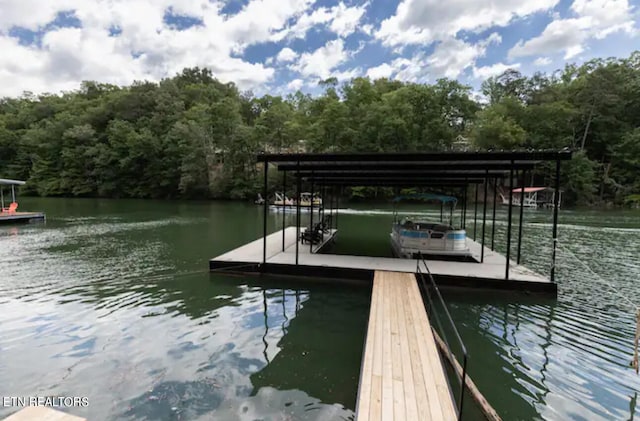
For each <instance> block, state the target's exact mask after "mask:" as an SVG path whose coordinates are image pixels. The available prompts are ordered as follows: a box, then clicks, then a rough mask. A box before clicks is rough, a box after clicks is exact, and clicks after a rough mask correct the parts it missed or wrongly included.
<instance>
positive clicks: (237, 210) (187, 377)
mask: <svg viewBox="0 0 640 421" xmlns="http://www.w3.org/2000/svg"><path fill="white" fill-rule="evenodd" d="M20 206H21V208H24V209H33V210H42V211H45V212H46V213H47V222H46V224H44V225H26V226H0V273H1V274H2V276H0V380H1V381H0V395H2V396H47V395H56V396H61V395H62V396H87V397H88V398H89V406H88V407H85V408H72V409H70V412H72V413H74V414H77V415H81V416H87V417H90V418H91V419H94V420H101V419H149V420H156V419H247V420H252V419H269V420H283V419H285V420H286V419H292V420H293V419H322V420H324V419H349V418H353V411H354V409H355V400H356V393H357V385H358V375H359V369H360V360H361V356H362V345H363V341H364V334H365V330H366V324H367V315H368V307H369V297H368V294H369V292H370V290H369V288H367V287H358V286H352V285H343V284H339V285H338V284H327V283H320V282H309V281H308V280H292V279H287V280H285V279H278V278H270V279H269V280H260V279H252V278H243V277H233V276H229V275H210V274H209V273H208V271H207V261H208V259H209V258H211V257H213V256H216V255H218V254H221V253H223V252H225V251H227V250H229V249H231V248H234V247H236V246H239V245H241V244H243V243H246V242H247V241H249V240H253V239H255V238H257V237H259V236H261V232H262V225H261V210H260V209H259V208H256V207H254V206H252V205H247V204H242V203H224V202H215V203H212V202H183V203H174V202H160V201H157V202H156V201H110V200H63V199H31V198H24V199H23V200H21V202H20ZM408 212H410V213H417V212H424V210H423V209H420V208H410V209H409V210H408ZM426 213H429V214H431V215H432V216H436V215H438V212H436V211H435V210H434V211H433V212H426ZM472 216H473V215H472V214H471V217H472ZM391 219H392V215H391V212H390V209H389V208H388V207H383V206H379V207H377V209H373V210H371V209H370V210H368V211H365V210H364V207H362V206H360V207H357V206H353V207H352V208H350V209H345V210H344V211H343V212H342V213H341V214H340V216H339V221H338V223H339V228H340V235H339V241H338V244H337V247H336V252H339V253H357V254H371V255H387V254H388V252H389V248H388V241H387V240H388V227H389V224H390V222H391ZM505 219H506V215H505V214H504V212H499V214H498V222H497V223H496V245H497V248H498V249H499V250H501V251H504V243H505V241H504V237H505V228H506V223H505ZM525 220H526V221H527V223H526V224H525V236H526V237H525V241H524V242H523V256H524V263H525V264H526V265H527V266H529V267H531V268H532V269H535V270H538V271H540V272H541V273H548V270H549V263H550V246H551V240H550V237H551V234H550V231H551V227H550V221H551V219H550V214H549V213H547V212H545V211H530V212H527V213H526V215H525ZM286 222H287V223H292V222H293V217H292V216H287V221H286ZM280 223H281V217H280V216H276V215H270V220H269V229H270V230H273V229H276V228H278V226H279V224H280ZM467 229H468V232H469V233H470V235H471V236H473V235H472V234H473V225H472V224H471V225H469V226H468V227H467ZM479 232H480V228H478V229H477V235H479ZM490 232H491V225H487V233H488V234H489V233H490ZM639 235H640V214H638V213H633V212H614V211H611V212H592V211H564V210H563V211H562V213H561V225H560V242H561V245H562V246H563V247H566V248H568V249H570V250H571V251H572V252H573V253H575V255H576V256H577V257H578V258H580V259H582V260H583V261H585V262H586V263H587V264H588V266H590V267H591V268H592V269H593V270H594V271H595V272H596V273H597V274H599V275H600V277H602V279H603V280H602V281H600V280H598V279H599V278H598V277H597V276H596V275H594V274H592V273H590V272H588V271H587V269H585V268H584V267H583V266H581V265H580V264H579V263H577V262H576V260H575V259H574V258H573V257H572V256H570V255H569V254H567V253H565V252H561V253H559V266H558V280H559V295H558V299H557V300H552V299H548V298H541V297H536V296H526V295H512V294H496V293H479V292H477V291H473V292H466V293H460V292H455V293H453V292H448V293H445V296H446V299H447V300H448V302H449V306H450V309H451V312H452V315H453V317H454V319H455V320H456V322H457V324H458V326H459V329H460V331H461V334H462V336H463V339H464V341H465V343H466V345H467V347H468V349H469V354H470V362H469V371H470V374H471V376H472V378H473V380H474V381H475V382H476V384H477V385H478V387H479V388H480V390H482V391H483V392H484V393H485V395H486V397H487V399H488V400H489V401H490V402H491V403H492V404H493V405H494V407H495V408H496V410H497V411H498V412H499V413H500V415H501V416H502V417H503V418H504V419H508V420H512V419H588V420H592V419H630V418H632V417H633V416H634V413H635V409H636V397H637V391H638V390H639V389H640V378H639V377H638V376H637V375H636V374H635V372H634V371H633V370H631V369H630V368H629V367H628V364H629V362H630V360H631V357H632V354H633V347H632V344H633V336H634V320H633V312H632V311H631V309H629V308H628V305H627V304H626V302H625V301H623V299H621V298H619V295H614V294H613V293H612V292H611V291H612V290H617V291H618V293H622V294H623V295H624V296H626V297H628V298H629V299H631V300H632V301H634V302H638V303H640V294H638V292H640V286H638V285H637V282H638V278H639V275H640V262H639V260H638V256H639V255H640V239H639ZM514 251H515V247H514ZM602 282H605V283H609V284H610V285H611V286H613V288H608V287H606V286H603V283H602ZM467 402H469V401H467ZM15 410H16V408H6V407H0V417H2V416H6V415H9V414H10V413H12V412H14V411H15ZM471 413H472V414H474V412H471ZM472 418H473V416H472V417H470V419H472Z"/></svg>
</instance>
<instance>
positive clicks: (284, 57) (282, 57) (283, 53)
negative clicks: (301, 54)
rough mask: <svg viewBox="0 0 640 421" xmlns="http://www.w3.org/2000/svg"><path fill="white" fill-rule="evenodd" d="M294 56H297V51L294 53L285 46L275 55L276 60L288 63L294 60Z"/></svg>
mask: <svg viewBox="0 0 640 421" xmlns="http://www.w3.org/2000/svg"><path fill="white" fill-rule="evenodd" d="M296 57H298V53H296V52H295V51H293V50H292V49H291V48H289V47H285V48H283V49H282V50H280V52H279V53H278V55H277V56H276V61H278V62H280V63H288V62H290V61H293V60H295V59H296Z"/></svg>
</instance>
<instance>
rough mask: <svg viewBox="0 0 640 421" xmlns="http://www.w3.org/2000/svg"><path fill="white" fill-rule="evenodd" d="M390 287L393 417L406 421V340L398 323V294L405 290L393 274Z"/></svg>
mask: <svg viewBox="0 0 640 421" xmlns="http://www.w3.org/2000/svg"><path fill="white" fill-rule="evenodd" d="M388 276H389V277H390V279H389V281H388V285H389V287H390V293H389V301H390V302H391V315H390V316H391V317H390V318H391V360H392V372H393V416H394V419H396V420H404V419H406V417H405V403H404V398H405V396H404V379H403V373H402V364H403V361H402V353H401V347H400V341H404V340H406V338H401V337H400V328H399V326H398V325H399V323H398V318H399V314H398V294H399V293H400V291H401V290H402V288H404V285H403V284H404V283H403V282H399V281H400V279H393V278H391V274H388Z"/></svg>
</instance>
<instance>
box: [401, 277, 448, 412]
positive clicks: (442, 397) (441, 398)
mask: <svg viewBox="0 0 640 421" xmlns="http://www.w3.org/2000/svg"><path fill="white" fill-rule="evenodd" d="M412 277H413V276H412ZM409 295H410V297H411V299H410V301H411V302H412V305H413V311H414V315H415V317H416V322H417V323H416V325H415V327H416V332H417V334H418V337H419V338H421V339H419V343H420V344H421V345H422V346H421V347H420V350H421V356H422V359H423V360H422V361H423V369H425V368H428V371H426V372H425V378H430V381H429V382H428V383H427V393H429V394H430V396H433V397H434V399H430V401H429V402H430V411H431V413H432V415H433V416H437V415H436V414H441V416H443V417H444V419H454V418H456V416H455V414H456V410H455V407H454V403H453V399H452V396H451V392H450V390H449V385H448V382H447V379H446V375H445V372H444V367H443V366H442V361H441V360H440V355H439V354H438V350H437V348H436V344H435V339H434V338H433V334H432V333H431V325H430V323H429V319H428V317H427V314H426V312H425V309H424V303H423V301H422V297H421V295H420V290H419V289H418V284H417V283H416V282H413V283H411V285H410V289H409ZM425 362H426V363H425Z"/></svg>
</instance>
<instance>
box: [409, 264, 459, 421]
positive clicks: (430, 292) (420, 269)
mask: <svg viewBox="0 0 640 421" xmlns="http://www.w3.org/2000/svg"><path fill="white" fill-rule="evenodd" d="M416 266H417V267H416V275H417V276H416V277H417V278H418V280H419V283H418V285H419V286H420V291H421V292H422V294H423V296H426V298H427V301H426V302H427V303H428V310H429V317H430V318H431V317H432V318H434V319H435V321H436V325H437V328H438V329H437V332H439V333H440V335H441V337H442V342H444V345H445V346H444V348H445V349H444V350H443V352H445V353H446V354H448V357H449V358H448V360H449V361H457V360H458V359H457V358H456V355H455V353H454V352H453V351H452V349H451V345H450V343H449V340H448V336H447V332H446V331H445V329H444V326H443V323H442V320H441V319H442V318H441V317H440V314H439V311H437V310H436V307H435V304H436V303H437V304H439V306H440V307H441V312H442V313H443V314H444V319H445V320H444V321H445V323H446V324H447V328H448V330H449V332H451V333H453V337H454V339H455V342H456V344H457V346H458V348H459V349H460V354H461V357H462V358H461V359H462V372H461V373H460V372H459V370H458V369H456V367H453V368H454V369H453V371H454V373H455V375H456V377H457V378H458V381H460V392H459V394H458V399H457V405H458V408H457V411H458V420H461V419H462V404H463V402H464V389H465V384H466V381H467V362H468V359H469V356H468V354H467V347H466V346H465V345H464V342H463V341H462V337H461V336H460V333H459V332H458V329H457V328H456V324H455V323H454V321H453V319H452V318H451V314H450V313H449V309H448V308H447V305H446V303H445V302H444V299H443V298H442V294H441V293H440V289H439V288H438V285H437V284H436V281H435V280H434V279H433V275H432V274H431V271H430V270H429V266H428V265H427V261H426V259H425V258H424V255H423V254H422V253H420V252H418V259H417V264H416Z"/></svg>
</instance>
